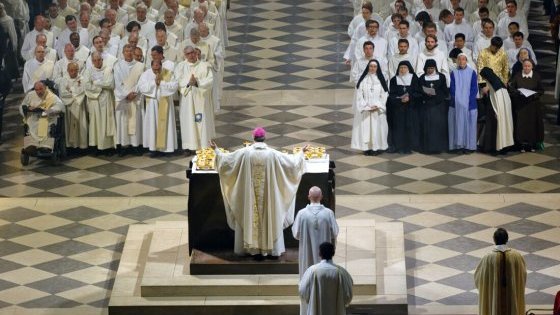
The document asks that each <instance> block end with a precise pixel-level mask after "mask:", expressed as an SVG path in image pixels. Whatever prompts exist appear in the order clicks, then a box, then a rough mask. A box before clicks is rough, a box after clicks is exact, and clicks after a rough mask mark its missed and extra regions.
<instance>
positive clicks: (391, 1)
mask: <svg viewBox="0 0 560 315" xmlns="http://www.w3.org/2000/svg"><path fill="white" fill-rule="evenodd" d="M350 1H351V2H352V4H353V7H354V15H358V14H360V12H361V9H362V5H363V4H364V3H366V2H368V3H371V4H372V5H373V8H374V9H375V11H376V12H377V14H378V15H379V16H381V17H382V18H384V19H385V18H388V17H390V16H391V14H393V13H399V10H398V9H399V6H401V5H405V6H406V7H407V8H408V11H409V13H410V14H411V15H414V16H416V14H418V13H420V12H422V11H425V12H427V13H428V14H429V15H430V16H432V17H433V19H434V20H437V19H438V17H439V15H440V13H441V12H442V11H443V10H448V11H450V12H451V13H453V12H454V10H455V9H456V8H459V7H462V8H463V9H465V11H466V12H467V13H468V17H469V19H470V20H471V23H472V22H474V21H476V20H477V19H478V17H477V16H476V15H477V13H478V9H479V8H480V7H482V6H484V7H487V8H488V9H489V10H490V11H491V13H490V14H491V16H493V17H496V16H498V15H499V14H500V13H501V12H503V11H504V10H505V9H506V0H476V1H475V0H403V1H400V0H350ZM517 4H518V7H519V10H520V11H521V12H523V13H524V14H525V17H527V16H528V15H529V6H530V4H531V0H517Z"/></svg>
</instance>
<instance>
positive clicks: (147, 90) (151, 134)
mask: <svg viewBox="0 0 560 315" xmlns="http://www.w3.org/2000/svg"><path fill="white" fill-rule="evenodd" d="M162 71H168V70H166V69H162ZM138 92H139V93H142V94H143V95H144V96H145V102H146V110H145V113H144V119H143V128H142V138H143V140H142V143H143V146H144V147H145V148H148V149H149V150H150V151H161V152H173V151H175V150H176V149H177V131H176V130H177V127H176V124H175V109H174V107H173V94H175V92H177V81H175V80H169V81H165V80H162V81H161V83H160V85H159V86H157V85H156V75H155V74H154V72H153V71H152V69H148V70H146V71H144V73H143V74H142V76H140V80H139V81H138ZM164 97H166V98H167V102H168V105H169V110H168V113H167V120H166V122H167V129H166V130H167V132H166V136H165V148H162V149H157V148H156V140H157V138H156V136H157V130H158V104H159V100H160V99H161V98H164Z"/></svg>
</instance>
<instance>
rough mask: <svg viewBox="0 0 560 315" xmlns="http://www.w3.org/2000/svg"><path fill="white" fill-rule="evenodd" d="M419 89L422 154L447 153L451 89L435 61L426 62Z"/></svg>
mask: <svg viewBox="0 0 560 315" xmlns="http://www.w3.org/2000/svg"><path fill="white" fill-rule="evenodd" d="M419 89H420V94H421V96H422V103H421V105H420V106H419V115H418V117H419V121H420V130H419V135H420V137H419V145H420V152H424V153H440V152H442V151H447V149H448V130H447V123H448V120H447V111H448V101H449V88H448V87H447V81H446V79H445V75H443V74H441V73H440V72H439V71H438V69H437V64H436V61H435V60H434V59H428V60H426V63H425V64H424V74H423V75H422V76H421V77H420V79H419Z"/></svg>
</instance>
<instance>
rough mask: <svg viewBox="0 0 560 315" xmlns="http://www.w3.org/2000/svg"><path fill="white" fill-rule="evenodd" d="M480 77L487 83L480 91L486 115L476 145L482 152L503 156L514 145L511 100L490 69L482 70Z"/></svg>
mask: <svg viewBox="0 0 560 315" xmlns="http://www.w3.org/2000/svg"><path fill="white" fill-rule="evenodd" d="M480 76H481V77H482V78H483V79H484V80H486V82H487V83H486V87H485V88H484V89H483V90H482V93H483V94H486V95H485V97H483V98H482V100H483V102H485V108H486V115H485V119H484V126H483V128H482V131H481V132H480V133H479V137H478V145H479V148H480V150H481V151H483V152H488V153H492V154H496V153H501V154H505V153H507V149H508V147H510V146H512V145H513V144H514V142H513V117H512V110H511V99H510V97H509V94H508V91H507V88H506V85H505V84H504V82H502V81H501V80H500V78H499V77H498V76H497V75H496V74H495V73H494V71H493V70H492V69H490V68H488V67H484V68H482V70H480Z"/></svg>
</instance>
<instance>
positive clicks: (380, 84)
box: [351, 59, 388, 155]
mask: <svg viewBox="0 0 560 315" xmlns="http://www.w3.org/2000/svg"><path fill="white" fill-rule="evenodd" d="M387 91H388V89H387V82H386V81H385V78H384V77H383V73H382V72H381V67H380V66H379V62H378V61H377V60H375V59H374V60H371V61H370V62H369V63H368V65H367V67H366V69H365V70H364V73H362V76H361V77H360V79H359V80H358V84H357V85H356V91H355V93H356V96H355V97H354V99H355V102H356V104H355V106H354V127H353V129H352V144H351V147H352V149H357V150H362V151H363V152H364V154H365V155H378V154H380V153H381V152H382V151H383V150H386V149H387V132H388V127H387V114H386V112H387V107H386V103H387V97H388V92H387Z"/></svg>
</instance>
